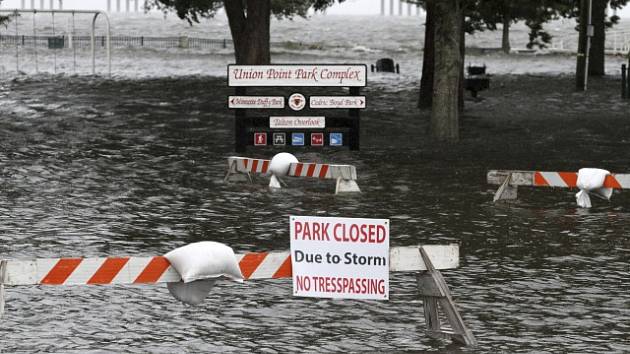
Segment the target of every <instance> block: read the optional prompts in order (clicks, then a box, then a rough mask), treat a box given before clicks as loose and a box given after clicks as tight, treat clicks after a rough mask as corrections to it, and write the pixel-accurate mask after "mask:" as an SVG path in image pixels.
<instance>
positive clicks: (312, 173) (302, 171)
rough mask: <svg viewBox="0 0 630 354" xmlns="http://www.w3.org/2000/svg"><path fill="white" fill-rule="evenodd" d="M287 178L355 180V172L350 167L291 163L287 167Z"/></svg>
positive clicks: (353, 168) (352, 167) (354, 169)
mask: <svg viewBox="0 0 630 354" xmlns="http://www.w3.org/2000/svg"><path fill="white" fill-rule="evenodd" d="M289 176H293V177H312V178H320V179H338V178H341V179H345V180H356V179H357V170H356V168H355V167H354V166H352V165H332V164H322V163H304V162H298V163H292V164H291V165H290V167H289Z"/></svg>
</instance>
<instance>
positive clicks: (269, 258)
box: [0, 244, 476, 345]
mask: <svg viewBox="0 0 630 354" xmlns="http://www.w3.org/2000/svg"><path fill="white" fill-rule="evenodd" d="M236 258H237V261H238V264H239V267H240V270H241V273H242V275H243V277H244V279H245V280H246V281H247V280H253V279H279V278H290V277H291V276H292V267H291V255H290V253H289V251H284V252H260V253H244V254H237V255H236ZM458 266H459V246H458V245H456V244H450V245H426V246H411V247H392V248H390V256H389V268H390V271H391V272H418V271H421V272H422V273H421V274H419V275H418V288H419V290H420V293H421V295H422V296H423V299H424V302H425V304H424V306H425V320H426V322H427V330H428V333H429V334H430V335H432V336H435V337H439V338H451V339H453V340H457V341H460V342H462V343H464V344H467V345H474V344H475V343H476V342H475V338H474V336H473V335H472V333H471V332H470V331H469V330H468V329H467V328H466V326H465V324H464V323H463V321H462V320H461V316H459V313H458V312H457V309H456V308H455V304H454V302H453V301H452V298H451V295H450V291H449V289H448V287H447V286H446V283H445V282H444V279H443V278H442V276H441V274H440V272H439V270H440V269H454V268H457V267H458ZM180 280H181V277H180V275H179V273H177V271H176V270H175V269H174V268H173V267H172V266H171V264H170V263H169V261H168V260H167V259H166V258H165V257H162V256H156V257H103V258H82V257H79V258H47V259H34V260H13V259H9V260H0V305H2V306H3V305H4V287H5V286H28V285H31V286H44V285H48V286H66V285H114V284H116V285H123V284H127V285H139V284H144V285H147V284H149V285H150V284H157V283H168V282H179V281H180ZM438 303H439V304H440V306H441V308H443V309H445V313H446V317H447V319H448V321H449V323H450V324H451V328H449V329H448V330H447V329H444V328H442V327H441V325H440V321H439V320H438V319H437V317H435V316H437V314H438V312H437V311H438V307H437V304H438ZM427 309H428V310H427ZM3 310H4V306H3V307H0V315H1V314H2V312H3Z"/></svg>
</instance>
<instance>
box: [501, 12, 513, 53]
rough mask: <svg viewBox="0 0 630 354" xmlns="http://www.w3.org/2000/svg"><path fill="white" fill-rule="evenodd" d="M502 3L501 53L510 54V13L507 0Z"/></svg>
mask: <svg viewBox="0 0 630 354" xmlns="http://www.w3.org/2000/svg"><path fill="white" fill-rule="evenodd" d="M503 4H504V6H503V37H502V38H501V49H502V50H503V53H505V54H510V49H511V48H510V22H511V17H512V14H510V5H509V3H508V1H504V3H503Z"/></svg>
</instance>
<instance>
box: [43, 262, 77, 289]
mask: <svg viewBox="0 0 630 354" xmlns="http://www.w3.org/2000/svg"><path fill="white" fill-rule="evenodd" d="M82 261H83V258H62V259H60V260H59V261H58V262H57V264H55V266H54V267H53V268H52V269H51V270H50V272H48V274H46V276H45V277H44V279H42V281H41V282H40V283H41V284H48V285H59V284H63V283H64V282H65V281H66V279H68V277H69V276H70V274H72V272H74V270H75V269H77V267H78V266H79V264H81V262H82Z"/></svg>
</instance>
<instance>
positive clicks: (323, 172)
mask: <svg viewBox="0 0 630 354" xmlns="http://www.w3.org/2000/svg"><path fill="white" fill-rule="evenodd" d="M321 166H322V169H321V170H320V171H319V178H326V173H328V165H321Z"/></svg>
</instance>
